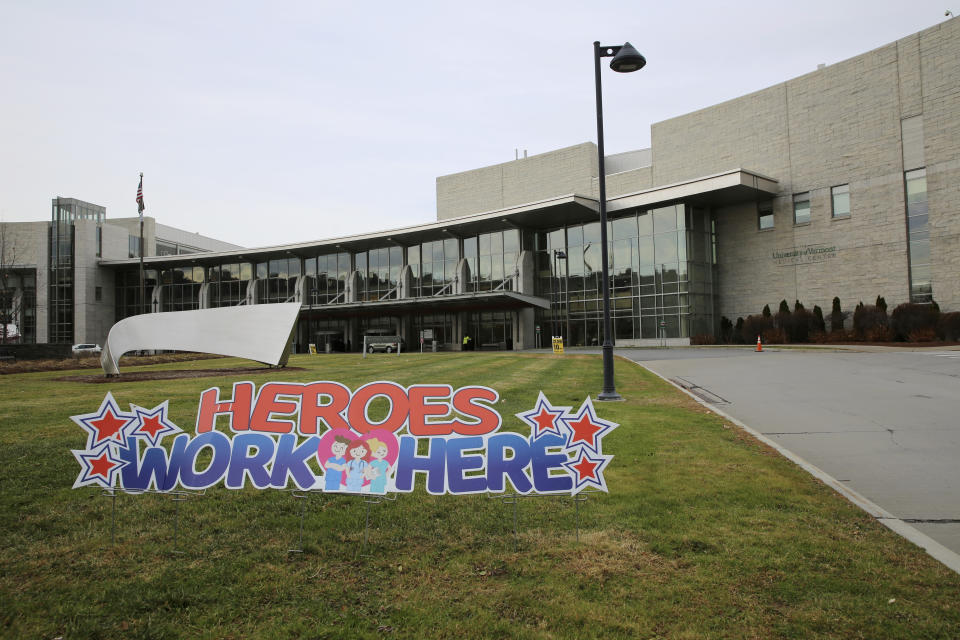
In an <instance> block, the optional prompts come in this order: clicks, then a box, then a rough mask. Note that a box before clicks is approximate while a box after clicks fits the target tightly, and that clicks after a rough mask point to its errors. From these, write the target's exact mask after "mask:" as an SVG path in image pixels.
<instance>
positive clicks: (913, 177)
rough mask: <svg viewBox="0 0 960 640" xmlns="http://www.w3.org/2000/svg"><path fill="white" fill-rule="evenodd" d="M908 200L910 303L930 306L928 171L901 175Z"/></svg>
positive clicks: (917, 170)
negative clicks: (925, 303)
mask: <svg viewBox="0 0 960 640" xmlns="http://www.w3.org/2000/svg"><path fill="white" fill-rule="evenodd" d="M904 183H905V190H906V196H907V234H908V236H909V241H910V253H909V260H910V302H932V301H933V282H932V279H931V277H930V276H931V269H930V226H929V208H928V206H927V170H926V169H915V170H913V171H907V172H906V173H905V174H904Z"/></svg>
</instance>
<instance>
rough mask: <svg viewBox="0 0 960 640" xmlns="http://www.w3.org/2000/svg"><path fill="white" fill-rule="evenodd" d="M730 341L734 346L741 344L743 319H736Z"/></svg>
mask: <svg viewBox="0 0 960 640" xmlns="http://www.w3.org/2000/svg"><path fill="white" fill-rule="evenodd" d="M730 339H731V342H733V343H734V344H743V318H737V324H736V325H734V327H733V335H732V336H731V337H730Z"/></svg>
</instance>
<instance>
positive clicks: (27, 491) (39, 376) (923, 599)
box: [0, 353, 960, 638]
mask: <svg viewBox="0 0 960 640" xmlns="http://www.w3.org/2000/svg"><path fill="white" fill-rule="evenodd" d="M290 364H291V365H292V366H296V367H302V368H304V369H306V370H305V371H304V370H300V371H289V370H272V371H270V370H265V371H264V372H263V373H262V374H255V375H244V376H243V377H244V378H245V379H251V380H253V381H255V382H256V383H258V384H261V383H263V382H266V381H268V380H292V381H299V382H307V381H311V380H336V381H339V382H342V383H344V384H346V385H347V386H349V387H351V388H356V387H357V386H359V385H360V384H362V383H364V382H367V381H371V380H379V379H386V380H395V381H397V382H400V383H402V384H411V383H414V382H441V383H449V384H451V385H453V386H454V387H457V386H463V385H466V384H486V385H489V386H492V387H494V388H495V389H497V390H498V391H499V392H500V395H501V400H502V401H501V403H500V404H499V406H498V410H499V412H500V413H501V415H503V417H504V427H503V428H504V429H505V430H516V431H521V432H522V431H523V429H522V427H521V425H520V422H519V421H518V420H516V419H515V418H514V417H513V414H514V413H518V412H521V411H525V410H527V409H530V408H532V406H533V403H534V401H535V400H536V395H537V391H538V390H540V389H542V390H543V391H544V392H545V393H546V394H547V396H548V397H549V399H550V400H551V401H552V402H553V403H555V404H567V405H574V406H579V404H580V403H581V402H582V401H583V399H584V395H585V394H586V393H588V392H595V391H596V390H597V389H598V388H599V382H600V378H601V371H600V358H599V356H592V355H574V354H567V355H566V356H561V357H556V356H552V355H548V354H524V355H515V354H506V353H468V354H425V355H420V354H405V355H403V356H400V357H397V356H377V357H373V358H366V359H360V358H359V356H356V355H332V356H319V357H310V356H297V357H294V358H292V359H291V363H290ZM211 366H216V367H229V366H237V367H243V366H249V362H246V361H240V360H232V359H219V360H217V361H216V362H215V364H214V363H212V362H210V361H206V362H205V361H196V362H186V363H184V362H181V363H170V364H163V365H155V366H154V368H175V369H183V368H197V369H203V368H210V367H211ZM126 370H127V369H125V371H126ZM131 370H133V369H131ZM62 375H63V372H48V373H32V374H17V375H9V376H4V377H3V378H2V379H0V390H2V394H0V487H2V491H0V502H2V513H3V518H2V520H0V533H2V535H3V540H4V545H3V549H2V550H0V568H2V570H0V636H3V637H10V638H19V637H25V638H26V637H29V638H54V637H63V638H173V637H188V638H282V637H304V638H339V637H343V638H382V637H403V638H460V637H465V636H470V637H489V638H508V637H509V638H514V637H515V638H595V637H604V638H773V637H784V638H809V637H824V638H955V637H957V636H960V598H958V593H960V576H958V575H957V574H955V573H953V572H951V571H949V570H947V569H946V568H944V567H943V566H942V565H940V564H939V563H937V562H936V561H934V560H932V559H931V558H929V557H928V556H927V555H926V554H924V553H923V552H922V551H921V550H920V549H918V548H916V547H914V546H913V545H911V544H910V543H908V542H906V541H905V540H903V539H902V538H900V537H898V536H896V535H895V534H893V533H892V532H890V531H889V530H888V529H886V528H885V527H882V526H881V525H879V524H878V523H876V522H875V521H874V520H873V519H871V518H870V517H868V516H867V515H866V514H864V513H863V512H862V511H860V510H858V509H856V508H855V507H853V506H852V505H850V504H849V503H847V502H846V501H845V500H843V499H842V498H840V497H839V496H837V495H836V494H835V493H833V492H832V491H831V490H829V489H827V488H826V487H824V486H823V485H822V484H820V483H819V482H818V481H816V480H814V479H813V478H811V477H810V476H809V475H807V474H806V473H804V472H802V471H801V470H799V469H798V468H796V467H795V466H794V465H792V464H791V463H789V462H787V461H786V460H784V459H783V458H781V457H780V456H779V455H777V454H776V453H774V452H773V451H771V450H770V449H768V448H766V447H764V446H763V445H761V444H759V443H758V442H756V441H755V440H753V439H752V438H750V437H748V436H746V435H745V434H744V433H743V432H741V431H740V430H738V429H736V428H735V427H731V426H730V425H728V424H725V423H724V421H723V420H722V419H721V418H720V417H718V416H716V415H714V414H712V413H709V412H707V411H705V410H704V409H703V408H702V407H701V406H699V405H697V404H696V403H694V402H693V401H691V400H689V399H688V398H687V397H686V396H684V395H682V394H680V393H679V392H677V391H676V390H674V389H673V388H671V387H669V386H668V385H666V383H664V382H662V381H661V380H659V379H658V378H656V377H655V376H652V375H651V374H649V373H647V372H646V371H644V370H642V369H641V368H639V367H636V366H635V365H632V364H629V363H626V362H624V361H620V362H619V363H618V365H617V389H618V391H619V392H620V393H621V394H623V395H624V397H625V398H626V401H625V402H622V403H610V404H602V405H598V411H599V413H600V416H601V417H603V418H606V419H609V420H613V421H615V422H618V423H620V424H621V427H620V428H619V429H617V430H615V431H614V432H613V433H611V434H610V435H608V436H607V437H606V438H605V439H604V452H605V453H613V454H614V455H615V456H616V457H615V459H614V460H613V461H612V462H611V464H610V466H609V467H608V469H607V472H606V476H607V481H608V485H609V487H610V493H609V494H602V495H594V496H591V498H590V500H589V501H588V502H586V503H584V504H582V505H581V512H580V513H581V518H582V528H581V532H580V542H579V543H578V542H577V541H576V535H575V529H574V523H575V519H574V510H573V507H572V502H571V501H570V500H569V499H563V498H542V499H533V498H531V499H523V500H521V501H520V503H519V504H518V505H517V515H518V521H519V535H518V540H517V542H518V544H519V550H516V549H515V547H514V538H513V533H512V517H513V512H512V506H511V505H509V504H504V502H503V501H502V500H497V499H490V498H488V497H486V496H469V497H466V496H436V497H435V496H429V495H427V494H426V492H425V491H424V490H423V489H422V488H420V489H418V490H417V491H416V492H415V493H413V494H405V495H400V496H399V498H398V499H397V500H396V501H395V502H387V503H383V504H380V505H374V506H372V507H371V508H370V518H371V527H370V531H369V540H368V544H367V545H366V547H365V551H366V555H363V554H361V553H360V552H361V550H363V549H364V543H363V538H364V518H365V515H366V511H365V505H364V504H363V503H362V502H361V501H360V500H359V499H358V498H355V497H347V496H337V497H330V496H322V495H311V496H310V498H309V499H307V503H306V517H305V519H304V538H303V544H304V553H302V554H289V553H288V552H287V550H288V549H289V548H290V547H291V546H295V545H296V544H297V535H298V527H299V523H300V509H301V507H302V506H303V501H301V500H298V499H295V498H293V497H292V496H291V494H290V493H288V492H283V491H254V490H242V491H228V490H226V489H224V488H222V487H215V488H213V489H211V490H209V491H207V493H206V495H204V496H202V497H197V498H194V499H191V500H189V501H187V502H184V503H181V504H180V505H179V507H177V505H176V504H175V503H173V502H171V501H170V499H169V497H163V496H158V495H142V496H121V497H120V498H118V500H117V522H118V525H117V542H116V544H111V543H110V518H111V511H110V508H111V503H110V500H109V499H108V498H105V497H102V496H100V494H99V492H98V491H96V490H94V489H78V490H71V489H70V486H71V485H72V483H73V480H74V478H75V477H76V474H77V471H78V467H77V465H76V462H75V461H74V459H73V456H72V455H71V454H70V449H72V448H81V447H82V446H83V442H84V434H83V432H82V431H81V430H80V429H79V428H78V427H76V426H75V425H74V424H73V423H72V422H71V421H70V419H69V416H71V415H74V414H78V413H84V412H88V411H92V410H94V409H96V407H97V406H99V403H100V401H101V400H102V399H103V395H104V394H105V393H106V391H107V389H109V390H110V391H111V392H112V393H113V395H114V397H116V399H117V400H118V401H119V402H120V404H121V406H123V407H126V405H127V404H128V403H131V402H132V403H135V404H138V405H140V406H143V407H147V408H150V407H153V406H156V405H158V404H159V403H161V402H162V401H164V400H168V399H169V400H170V409H171V418H172V419H173V420H174V422H176V423H177V424H179V425H180V426H181V427H182V428H184V429H186V430H190V428H191V426H192V424H193V422H194V419H195V415H196V408H197V402H198V399H199V394H200V391H202V390H203V389H206V388H208V387H211V386H219V387H221V388H222V389H224V390H229V387H230V385H231V384H232V382H234V381H235V379H234V377H232V376H229V375H225V376H222V377H220V378H203V379H197V380H189V379H188V380H161V381H153V382H139V383H134V382H123V381H122V378H121V381H118V382H116V383H112V384H109V385H102V384H98V385H92V384H84V383H80V382H61V381H57V380H56V378H57V377H60V376H62ZM177 508H179V525H180V527H179V531H178V537H179V540H178V548H179V549H180V550H182V551H183V552H184V553H183V554H182V555H178V554H172V553H171V550H172V549H173V544H172V542H173V540H172V538H173V522H174V515H175V513H176V509H177Z"/></svg>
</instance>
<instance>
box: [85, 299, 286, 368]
mask: <svg viewBox="0 0 960 640" xmlns="http://www.w3.org/2000/svg"><path fill="white" fill-rule="evenodd" d="M299 312H300V303H298V302H288V303H281V304H261V305H252V306H247V305H242V306H238V307H220V308H217V309H200V310H197V311H173V312H169V313H147V314H143V315H139V316H131V317H129V318H124V319H123V320H121V321H120V322H118V323H116V324H115V325H113V327H111V328H110V333H109V334H108V335H107V342H106V344H105V345H104V349H103V354H102V355H101V356H100V366H101V367H103V371H104V373H106V374H107V375H108V376H115V375H119V374H120V370H119V369H118V368H117V361H118V360H119V359H120V356H122V355H123V354H125V353H128V352H130V351H137V350H154V349H164V350H175V351H199V352H201V353H215V354H218V355H224V356H236V357H239V358H248V359H250V360H256V361H257V362H263V363H264V364H270V365H274V366H279V365H285V364H286V363H287V358H288V357H289V356H290V341H291V338H292V336H293V331H294V327H295V326H296V322H297V314H298V313H299Z"/></svg>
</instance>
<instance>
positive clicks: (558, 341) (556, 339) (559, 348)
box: [553, 336, 563, 353]
mask: <svg viewBox="0 0 960 640" xmlns="http://www.w3.org/2000/svg"><path fill="white" fill-rule="evenodd" d="M553 352H554V353H563V336H553Z"/></svg>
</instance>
